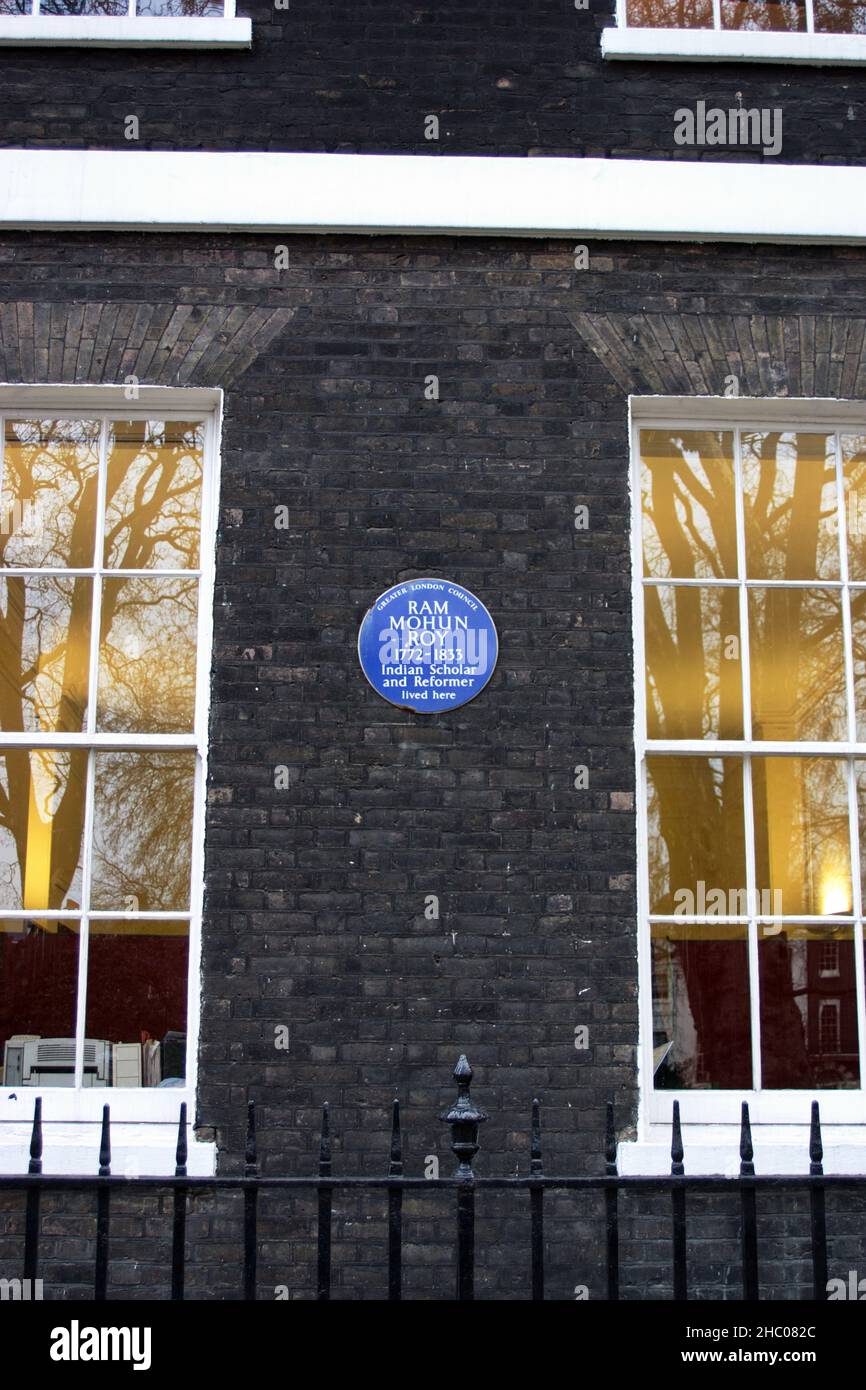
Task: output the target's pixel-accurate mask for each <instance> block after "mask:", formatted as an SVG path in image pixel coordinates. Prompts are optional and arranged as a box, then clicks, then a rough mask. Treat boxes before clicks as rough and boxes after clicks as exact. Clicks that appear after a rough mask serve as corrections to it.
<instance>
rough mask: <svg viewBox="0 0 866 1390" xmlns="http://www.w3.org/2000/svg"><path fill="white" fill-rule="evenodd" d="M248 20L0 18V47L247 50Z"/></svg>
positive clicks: (250, 32) (250, 37)
mask: <svg viewBox="0 0 866 1390" xmlns="http://www.w3.org/2000/svg"><path fill="white" fill-rule="evenodd" d="M252 42H253V25H252V20H251V19H237V18H236V19H223V18H214V19H207V18H202V19H195V18H188V17H184V16H179V17H177V18H163V17H159V18H151V17H150V16H148V15H142V16H141V17H138V16H136V17H135V18H130V16H129V15H119V16H116V17H115V16H108V15H3V16H0V47H2V48H57V47H69V46H70V45H76V44H87V45H89V46H90V47H91V48H251V47H252Z"/></svg>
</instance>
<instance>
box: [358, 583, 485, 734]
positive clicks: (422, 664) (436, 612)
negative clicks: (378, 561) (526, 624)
mask: <svg viewBox="0 0 866 1390" xmlns="http://www.w3.org/2000/svg"><path fill="white" fill-rule="evenodd" d="M498 654H499V642H498V639H497V636H496V627H495V626H494V623H493V619H492V618H491V616H490V614H489V613H488V611H487V609H486V608H485V607H484V604H483V603H482V602H481V600H480V599H478V598H476V597H475V595H474V594H471V593H470V592H469V590H468V589H466V588H464V586H463V585H462V584H456V583H454V582H453V581H452V580H450V579H407V580H405V581H404V582H403V583H402V584H395V585H394V586H393V587H392V588H390V589H386V590H385V593H384V594H380V595H379V597H378V598H377V599H376V602H375V603H374V604H373V606H372V608H369V609H368V610H367V612H366V613H365V614H364V621H363V622H362V623H361V630H360V632H359V633H358V657H359V659H360V662H361V668H362V670H363V672H364V675H365V676H366V677H367V680H368V681H369V682H370V684H371V685H372V687H373V689H374V690H375V691H376V693H377V694H378V695H381V696H382V699H383V700H388V701H389V702H390V703H391V704H392V705H399V707H400V708H401V709H407V710H413V711H414V713H415V714H444V713H445V712H446V711H447V710H450V709H459V707H460V706H461V705H465V704H466V703H467V701H469V700H474V698H475V696H476V695H478V694H479V692H480V691H482V690H483V689H484V687H485V685H486V684H487V682H488V681H489V680H490V677H491V676H492V675H493V669H494V667H495V665H496V658H497V656H498Z"/></svg>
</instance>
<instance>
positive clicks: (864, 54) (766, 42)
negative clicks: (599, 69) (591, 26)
mask: <svg viewBox="0 0 866 1390" xmlns="http://www.w3.org/2000/svg"><path fill="white" fill-rule="evenodd" d="M626 7H627V0H616V27H610V28H607V29H603V30H602V34H601V53H602V57H603V58H611V59H623V58H626V59H629V58H634V59H639V60H640V61H642V62H646V61H647V60H652V59H657V60H659V61H662V62H668V63H669V62H672V61H673V62H676V61H681V62H692V63H705V62H707V60H708V59H709V60H715V61H717V62H721V63H750V62H751V63H808V64H812V65H818V66H820V65H822V64H825V63H827V64H830V65H832V66H834V67H840V66H841V67H844V66H856V65H857V64H859V63H866V34H817V33H815V12H814V0H806V29H805V31H804V32H802V33H798V34H796V33H795V34H792V33H768V32H766V31H758V30H749V29H722V28H721V2H720V0H713V28H712V29H662V28H658V29H657V28H639V27H637V26H635V27H632V26H631V25H630V24H629V23H628V19H627V13H626Z"/></svg>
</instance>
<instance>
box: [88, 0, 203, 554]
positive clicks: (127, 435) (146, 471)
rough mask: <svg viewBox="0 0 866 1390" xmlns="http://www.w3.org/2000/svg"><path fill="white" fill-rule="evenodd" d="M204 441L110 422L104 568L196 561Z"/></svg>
mask: <svg viewBox="0 0 866 1390" xmlns="http://www.w3.org/2000/svg"><path fill="white" fill-rule="evenodd" d="M139 13H141V11H139ZM203 447H204V425H203V424H201V423H198V424H196V423H192V424H190V423H189V422H187V421H179V420H172V421H165V420H115V421H113V422H112V424H111V426H110V430H109V437H108V477H107V485H106V505H105V564H106V565H107V566H108V567H109V568H111V569H140V570H155V569H195V568H196V567H197V566H198V559H199V525H200V518H201V480H202V449H203Z"/></svg>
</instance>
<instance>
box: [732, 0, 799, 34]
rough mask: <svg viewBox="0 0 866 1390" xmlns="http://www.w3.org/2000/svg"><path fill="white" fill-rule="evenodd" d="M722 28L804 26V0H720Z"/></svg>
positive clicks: (775, 28)
mask: <svg viewBox="0 0 866 1390" xmlns="http://www.w3.org/2000/svg"><path fill="white" fill-rule="evenodd" d="M721 14H722V28H723V29H772V30H799V31H801V32H802V31H804V30H805V28H806V5H805V0H721Z"/></svg>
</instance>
